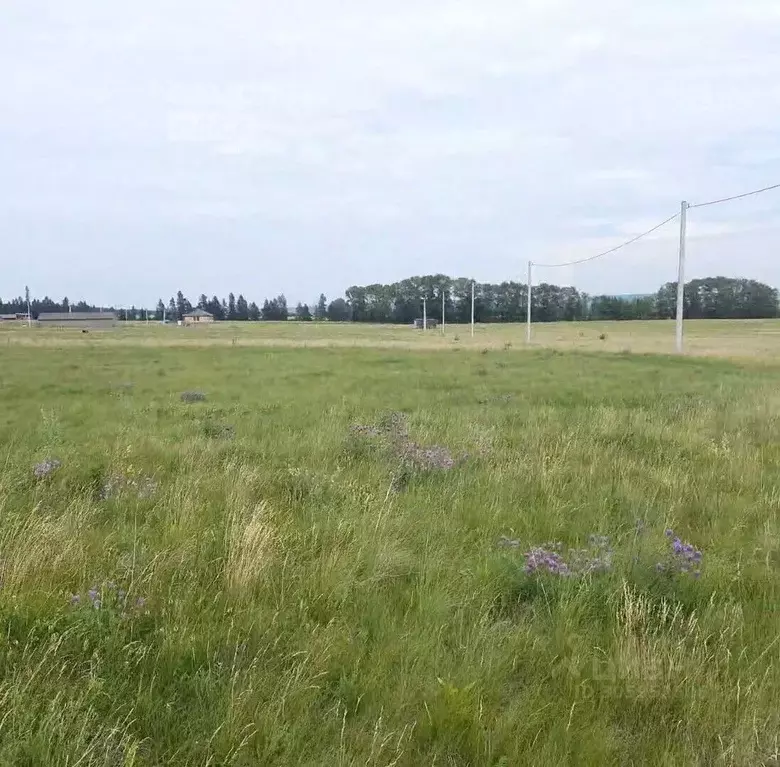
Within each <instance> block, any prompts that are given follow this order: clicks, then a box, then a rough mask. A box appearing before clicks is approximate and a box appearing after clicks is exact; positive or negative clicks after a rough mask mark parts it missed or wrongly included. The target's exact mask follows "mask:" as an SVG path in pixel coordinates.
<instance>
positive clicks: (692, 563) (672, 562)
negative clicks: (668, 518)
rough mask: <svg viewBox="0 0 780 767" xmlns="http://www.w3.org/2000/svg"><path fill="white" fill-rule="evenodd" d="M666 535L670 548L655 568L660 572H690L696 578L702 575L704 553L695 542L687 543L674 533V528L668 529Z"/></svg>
mask: <svg viewBox="0 0 780 767" xmlns="http://www.w3.org/2000/svg"><path fill="white" fill-rule="evenodd" d="M664 535H665V536H666V538H667V539H668V541H669V550H668V552H667V554H666V556H665V557H664V559H663V560H662V561H661V562H658V564H656V566H655V569H656V571H657V572H659V573H667V574H670V575H672V574H675V573H688V574H690V575H692V576H693V577H694V578H698V577H699V576H700V575H701V563H702V559H703V555H702V553H701V551H699V550H698V549H697V548H696V547H695V546H694V545H693V544H691V543H686V542H685V541H683V540H681V539H680V538H679V537H678V536H676V535H675V534H674V530H666V531H665V533H664Z"/></svg>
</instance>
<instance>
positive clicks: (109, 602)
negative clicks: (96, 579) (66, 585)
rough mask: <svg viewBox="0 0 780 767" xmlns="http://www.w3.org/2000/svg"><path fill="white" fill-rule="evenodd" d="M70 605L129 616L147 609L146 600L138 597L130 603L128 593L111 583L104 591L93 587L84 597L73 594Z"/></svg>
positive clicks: (106, 585)
mask: <svg viewBox="0 0 780 767" xmlns="http://www.w3.org/2000/svg"><path fill="white" fill-rule="evenodd" d="M70 604H71V606H72V607H75V608H88V609H90V610H114V611H115V612H118V613H121V614H122V615H123V616H127V615H128V614H129V613H130V612H131V611H135V612H139V611H143V610H144V609H145V608H146V599H145V598H144V597H137V598H136V599H135V601H134V602H132V601H129V600H128V595H127V591H126V590H125V589H123V588H120V587H118V586H117V584H116V583H114V582H113V581H109V582H108V583H106V584H105V587H104V588H103V590H102V591H101V589H100V587H98V586H92V588H90V589H89V590H88V591H87V593H86V595H84V596H82V595H81V594H79V593H75V594H71V597H70Z"/></svg>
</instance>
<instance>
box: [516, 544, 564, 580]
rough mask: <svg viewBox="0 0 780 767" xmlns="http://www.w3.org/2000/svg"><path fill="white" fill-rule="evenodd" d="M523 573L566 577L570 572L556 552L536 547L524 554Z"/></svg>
mask: <svg viewBox="0 0 780 767" xmlns="http://www.w3.org/2000/svg"><path fill="white" fill-rule="evenodd" d="M524 556H525V572H526V573H528V574H529V575H530V574H532V573H537V572H540V573H544V572H547V573H550V574H552V575H560V576H562V577H566V576H569V575H571V570H570V569H569V566H568V565H567V564H566V562H565V561H564V560H563V558H562V557H561V555H560V554H558V552H556V551H551V550H550V549H547V548H544V547H541V546H539V547H536V548H533V549H531V550H530V551H528V552H526V554H525V555H524Z"/></svg>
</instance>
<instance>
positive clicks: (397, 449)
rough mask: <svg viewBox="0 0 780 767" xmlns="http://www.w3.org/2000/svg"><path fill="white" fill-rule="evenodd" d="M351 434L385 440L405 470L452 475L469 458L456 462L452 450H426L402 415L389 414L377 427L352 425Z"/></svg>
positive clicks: (463, 457) (433, 448) (432, 448)
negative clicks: (414, 438)
mask: <svg viewBox="0 0 780 767" xmlns="http://www.w3.org/2000/svg"><path fill="white" fill-rule="evenodd" d="M351 431H352V433H353V434H355V435H357V436H361V437H386V438H387V439H388V440H389V441H390V444H391V446H392V450H393V452H394V453H395V455H396V456H397V457H398V458H399V459H400V460H401V464H402V468H405V469H411V470H422V471H426V470H431V469H440V470H443V471H449V470H450V469H453V468H455V466H457V465H458V464H459V463H461V462H462V461H464V460H466V458H468V456H461V457H460V458H455V456H453V454H452V453H451V452H450V450H449V449H448V448H446V447H444V446H442V445H429V446H425V445H420V444H418V443H417V442H413V441H412V440H410V439H409V429H408V426H407V422H406V416H405V415H404V414H403V413H398V412H393V413H390V414H388V415H387V416H385V417H384V418H382V419H381V421H380V422H379V423H378V424H376V425H365V424H353V425H352V427H351Z"/></svg>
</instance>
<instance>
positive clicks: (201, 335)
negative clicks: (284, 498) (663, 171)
mask: <svg viewBox="0 0 780 767" xmlns="http://www.w3.org/2000/svg"><path fill="white" fill-rule="evenodd" d="M685 333H686V352H687V353H688V354H689V355H692V356H708V357H712V356H719V357H737V358H745V357H750V358H753V359H754V360H755V359H764V358H775V359H777V360H778V361H780V320H739V321H733V320H706V321H702V320H689V321H687V322H686V323H685ZM93 342H94V335H91V336H89V337H82V335H81V333H79V332H73V331H59V332H58V331H51V330H42V329H37V328H34V329H32V330H28V329H27V328H26V327H25V326H24V325H6V326H2V325H0V348H2V346H3V345H6V346H8V345H10V344H25V345H36V346H44V347H52V346H54V347H57V346H62V345H63V344H68V345H71V344H73V343H78V344H80V345H81V346H84V345H87V346H88V345H90V343H93ZM100 343H101V345H103V346H109V345H116V344H119V345H126V344H132V345H136V346H177V347H179V346H185V347H193V346H225V345H231V346H253V347H257V346H262V347H274V348H276V347H285V348H288V347H295V348H298V347H307V348H323V347H324V348H356V347H357V348H366V347H368V348H382V349H399V350H401V349H404V350H415V349H418V350H431V351H432V350H441V349H456V348H458V349H463V350H468V349H472V350H473V349H477V350H482V349H489V350H504V349H507V348H513V349H520V348H525V347H526V340H525V326H524V325H512V324H505V325H479V324H478V325H476V327H475V334H474V337H473V338H472V336H471V329H470V327H469V326H463V325H449V326H447V328H446V329H445V333H443V334H442V333H441V332H440V330H436V331H430V332H428V333H422V332H420V331H415V330H413V329H412V328H410V327H407V326H399V325H365V324H352V323H343V324H341V323H337V324H330V323H312V322H286V323H277V322H266V323H246V322H239V323H234V324H229V323H217V324H215V325H212V326H210V327H208V326H207V327H198V328H179V327H176V326H174V325H168V326H162V325H156V324H149V325H147V324H145V323H129V324H128V325H123V326H122V327H121V328H119V329H118V330H116V331H114V332H113V333H111V334H110V335H108V334H103V335H102V336H101V338H100ZM532 347H533V348H548V349H559V350H561V351H607V352H634V353H639V354H671V353H673V352H674V350H675V329H674V322H671V321H669V322H667V321H658V320H654V321H651V322H561V323H541V324H534V325H533V340H532Z"/></svg>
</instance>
